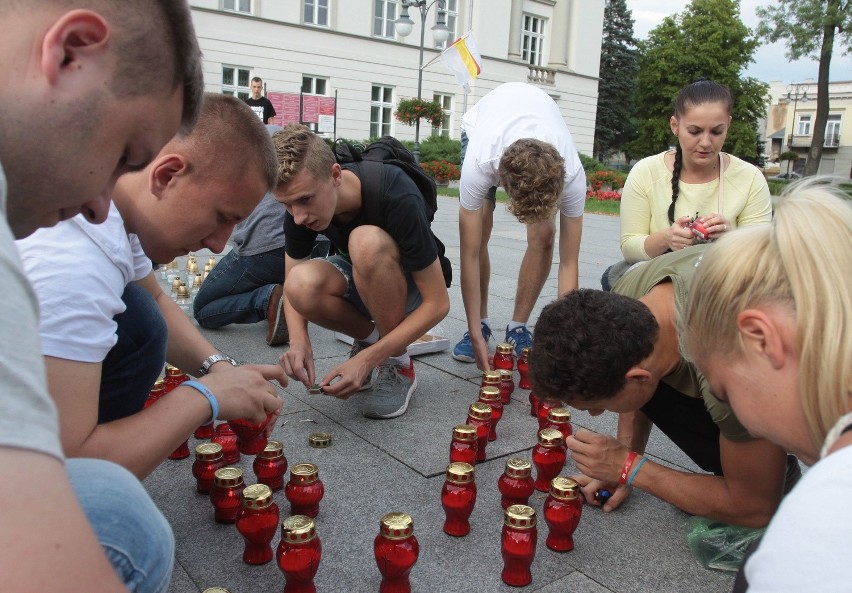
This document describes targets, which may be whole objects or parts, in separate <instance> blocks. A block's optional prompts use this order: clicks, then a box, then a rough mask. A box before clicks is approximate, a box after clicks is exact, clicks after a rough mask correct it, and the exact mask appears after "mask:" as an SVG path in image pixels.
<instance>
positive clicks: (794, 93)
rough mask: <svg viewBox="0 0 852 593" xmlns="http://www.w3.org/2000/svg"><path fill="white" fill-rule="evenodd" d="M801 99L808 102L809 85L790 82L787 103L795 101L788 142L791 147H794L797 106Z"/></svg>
mask: <svg viewBox="0 0 852 593" xmlns="http://www.w3.org/2000/svg"><path fill="white" fill-rule="evenodd" d="M802 88H804V89H805V90H804V91H802V93H801V94H799V91H801V90H802ZM799 99H801V101H802V103H807V102H808V85H806V84H795V83H794V84H790V85H788V86H787V104H788V105H789V104H790V101H793V125H792V127H791V129H790V138H789V141H788V142H787V146H788V147H789V148H793V136H794V135H795V128H796V107H797V106H798V105H799Z"/></svg>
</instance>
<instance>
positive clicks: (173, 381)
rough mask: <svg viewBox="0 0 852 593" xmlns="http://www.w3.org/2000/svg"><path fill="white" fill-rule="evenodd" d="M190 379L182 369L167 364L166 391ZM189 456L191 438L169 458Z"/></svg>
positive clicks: (179, 446) (164, 384) (169, 391)
mask: <svg viewBox="0 0 852 593" xmlns="http://www.w3.org/2000/svg"><path fill="white" fill-rule="evenodd" d="M188 380H189V377H188V376H187V375H186V373H184V372H183V371H182V370H180V369H179V368H177V367H173V366H171V365H168V364H167V365H166V376H165V379H163V386H164V388H165V393H171V392H172V390H174V388H175V387H177V386H178V385H180V384H181V383H183V382H184V381H188ZM187 457H189V439H187V440H185V441H184V442H183V443H181V444H180V445H178V448H177V449H175V450H174V451H172V452H171V454H170V455H169V459H186V458H187Z"/></svg>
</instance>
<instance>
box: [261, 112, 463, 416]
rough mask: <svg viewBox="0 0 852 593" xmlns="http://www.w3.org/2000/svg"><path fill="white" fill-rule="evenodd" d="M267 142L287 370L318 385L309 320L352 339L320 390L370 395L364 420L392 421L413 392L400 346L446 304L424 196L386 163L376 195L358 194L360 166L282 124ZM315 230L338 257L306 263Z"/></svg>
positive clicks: (442, 313) (419, 332) (444, 310)
mask: <svg viewBox="0 0 852 593" xmlns="http://www.w3.org/2000/svg"><path fill="white" fill-rule="evenodd" d="M273 141H274V144H275V149H276V152H277V153H278V165H279V176H278V186H277V187H276V188H275V190H274V191H273V193H274V194H275V197H276V198H277V199H278V201H279V202H281V203H282V204H283V205H284V207H286V209H287V217H286V219H285V222H284V232H285V235H286V247H285V250H286V257H285V278H286V281H285V283H284V295H285V299H286V302H285V309H284V310H285V314H286V317H287V327H288V329H289V331H290V349H289V350H288V351H287V352H285V353H284V354H283V355H282V356H281V363H282V365H283V366H284V370H285V372H286V373H287V374H288V375H289V376H290V377H292V378H294V379H298V380H300V381H302V382H303V383H304V384H305V385H306V386H312V385H313V384H314V383H315V376H314V358H313V350H312V348H311V340H310V338H309V336H308V329H307V322H308V321H312V322H313V323H316V324H317V325H320V326H322V327H325V328H327V329H331V330H334V331H337V332H341V333H344V334H347V335H349V336H352V337H353V338H354V340H355V341H354V342H353V345H352V351H351V352H350V357H349V360H347V361H346V362H344V363H343V364H340V365H338V366H336V367H335V368H333V369H332V370H331V371H329V372H328V373H327V374H326V375H325V376H324V377H323V378H322V379H321V380H320V381H318V383H319V386H320V387H321V388H322V390H323V391H324V392H325V393H327V394H329V395H333V396H335V397H340V398H347V397H349V396H350V395H352V394H353V393H355V392H356V391H359V390H364V389H368V390H369V392H368V393H367V394H366V397H365V398H364V409H363V411H364V415H365V416H367V417H369V418H394V417H396V416H399V415H401V414H403V413H405V410H406V409H407V407H408V402H409V399H410V398H411V394H412V393H413V392H414V390H415V388H416V386H417V379H416V377H415V374H414V364H413V363H412V361H411V359H410V358H409V357H408V354H406V348H407V346H408V344H410V343H411V342H413V341H414V340H416V339H417V338H418V337H419V336H422V335H423V334H424V333H426V332H427V331H428V330H429V329H430V328H432V327H433V326H434V325H435V324H436V323H438V322H439V321H440V320H441V319H443V318H444V316H445V315H446V314H447V311H449V307H450V300H449V296H448V294H447V286H446V279H445V278H444V275H443V273H442V271H441V262H440V259H439V252H438V247H437V243H436V240H435V236H434V235H433V234H432V231H431V228H430V226H429V221H428V218H427V211H426V208H427V206H426V203H425V201H424V199H423V196H422V195H421V193H420V191H419V190H418V189H417V185H416V184H415V183H414V181H413V180H412V179H411V178H410V177H409V176H408V175H407V174H406V173H405V172H404V171H403V170H402V169H400V168H398V167H396V166H394V165H390V164H382V167H383V172H382V188H383V191H382V193H381V195H369V193H368V192H362V183H361V180H362V176H361V166H363V163H351V164H346V165H340V164H338V163H337V162H336V160H335V157H334V153H333V152H332V150H331V148H330V147H329V146H328V145H327V144H326V143H325V141H323V140H322V139H321V138H320V137H319V136H316V135H315V134H314V133H313V132H311V131H310V130H308V129H307V128H305V127H304V126H298V125H290V126H287V127H286V128H284V130H283V131H281V132H278V133H276V134H275V135H274V136H273ZM319 233H323V234H325V235H326V236H327V237H328V238H329V239H330V240H331V242H332V244H333V245H335V247H336V248H337V254H336V255H333V256H331V257H329V258H327V259H324V260H319V259H315V260H308V258H309V257H310V254H311V250H312V249H313V246H314V242H315V240H316V237H317V235H318V234H319ZM375 367H378V370H377V374H376V378H375V381H373V379H372V372H373V369H374V368H375Z"/></svg>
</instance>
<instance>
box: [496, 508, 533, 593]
mask: <svg viewBox="0 0 852 593" xmlns="http://www.w3.org/2000/svg"><path fill="white" fill-rule="evenodd" d="M500 539H501V544H502V552H503V572H501V573H500V578H502V579H503V582H504V583H506V584H507V585H511V586H513V587H525V586H526V585H529V584H530V583H531V582H532V573H531V572H530V567H531V566H532V562H533V559H534V558H535V545H536V540H537V539H538V531H537V530H536V516H535V510H534V509H533V508H532V507H529V506H527V505H523V504H513V505H511V506H510V507H509V508H507V509H506V510H505V511H504V520H503V533H502V537H501V538H500Z"/></svg>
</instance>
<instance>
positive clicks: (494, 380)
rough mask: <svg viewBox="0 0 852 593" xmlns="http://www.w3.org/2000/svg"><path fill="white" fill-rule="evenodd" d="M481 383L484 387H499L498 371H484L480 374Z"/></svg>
mask: <svg viewBox="0 0 852 593" xmlns="http://www.w3.org/2000/svg"><path fill="white" fill-rule="evenodd" d="M482 382H483V383H485V384H486V385H499V384H500V371H485V372H484V373H482Z"/></svg>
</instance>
